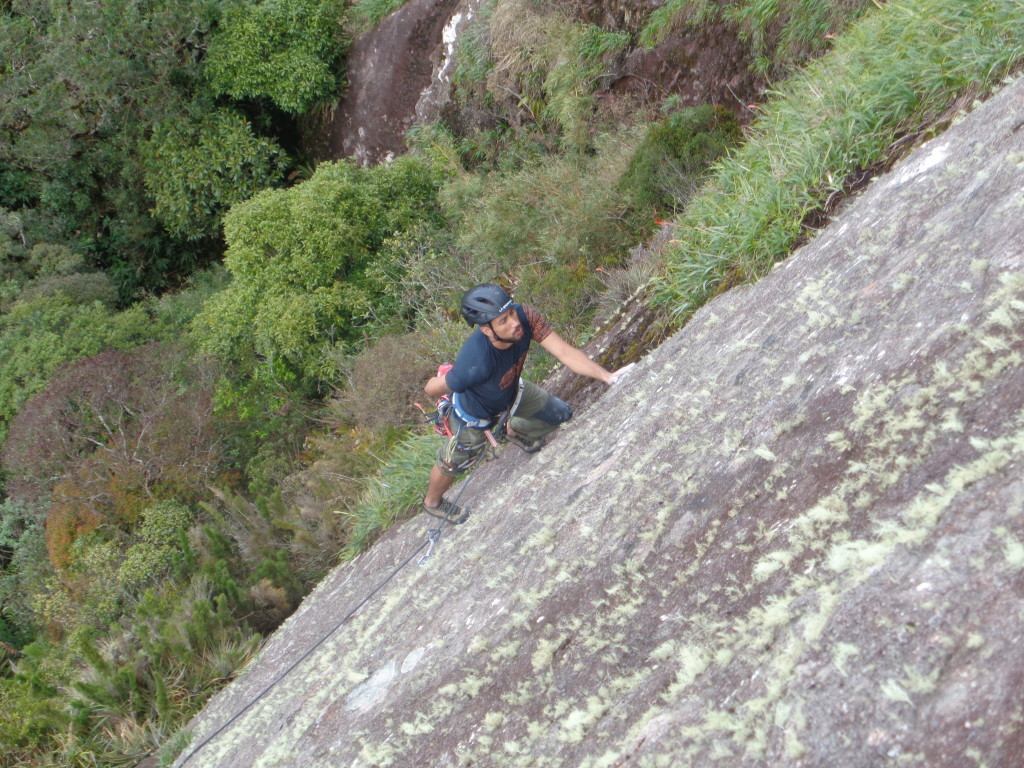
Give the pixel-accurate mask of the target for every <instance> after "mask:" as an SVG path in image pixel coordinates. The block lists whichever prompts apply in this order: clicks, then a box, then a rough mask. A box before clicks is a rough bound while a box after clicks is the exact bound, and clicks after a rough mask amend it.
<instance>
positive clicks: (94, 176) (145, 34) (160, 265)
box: [0, 0, 281, 301]
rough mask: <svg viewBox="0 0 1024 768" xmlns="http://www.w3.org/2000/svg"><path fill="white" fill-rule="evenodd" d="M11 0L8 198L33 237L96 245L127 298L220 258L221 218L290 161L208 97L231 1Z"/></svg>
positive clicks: (5, 40)
mask: <svg viewBox="0 0 1024 768" xmlns="http://www.w3.org/2000/svg"><path fill="white" fill-rule="evenodd" d="M4 8H5V12H0V52H2V54H7V55H6V56H5V55H2V54H0V207H5V208H8V209H10V210H12V211H16V212H17V213H18V214H19V215H20V216H21V221H22V232H21V238H22V240H23V241H24V243H25V244H26V245H27V246H28V247H31V246H32V245H34V244H37V243H40V242H59V243H62V244H64V245H67V246H68V247H70V248H71V249H72V250H74V251H76V252H78V253H81V254H84V255H86V256H87V257H88V259H89V261H90V263H91V264H92V265H93V266H94V267H99V268H102V269H104V270H106V271H108V273H109V274H110V276H111V278H112V280H113V282H114V283H115V285H116V286H117V288H118V291H119V294H120V297H121V300H122V301H128V300H130V299H132V298H134V297H136V296H137V295H138V294H139V293H140V292H141V291H142V290H147V289H148V290H152V289H164V288H166V287H168V286H173V285H175V284H177V283H178V282H180V280H181V279H182V278H183V277H184V276H186V275H188V274H189V273H191V272H192V271H193V270H194V269H196V268H197V267H198V266H201V265H202V264H204V263H206V262H207V261H209V260H210V259H212V258H214V257H216V256H218V255H219V252H220V248H221V243H220V240H219V238H218V237H217V235H218V234H219V233H218V227H217V221H216V219H217V216H218V215H219V213H221V212H222V211H223V210H224V209H225V208H226V207H227V206H228V205H230V204H231V203H233V202H237V201H238V200H239V199H241V198H242V197H243V196H244V195H248V194H251V193H252V191H254V190H255V189H258V188H260V187H262V186H265V185H267V184H269V183H270V182H271V181H272V180H273V178H274V177H275V175H276V174H277V173H278V171H279V170H280V159H281V152H280V150H279V149H278V147H277V146H276V144H274V142H272V141H271V140H269V139H266V138H261V137H257V136H255V135H254V134H253V133H252V130H251V128H250V126H249V124H248V123H246V122H245V121H244V120H243V118H241V117H240V116H239V115H237V114H235V113H233V112H232V111H231V110H230V109H229V108H226V107H225V108H222V109H214V108H213V107H212V105H211V103H210V98H211V94H210V92H209V86H208V84H207V81H206V79H205V78H204V76H203V66H204V65H203V59H204V57H205V54H206V46H207V40H208V39H209V36H210V34H211V32H212V31H213V30H215V29H216V27H217V23H218V20H219V18H220V4H219V3H217V2H210V1H209V0H183V2H175V1H172V0H140V2H133V3H129V4H127V5H126V4H117V3H95V2H89V1H88V0H69V1H68V2H67V3H55V4H50V3H46V2H41V0H12V2H9V3H6V4H4ZM4 59H7V61H8V62H9V63H2V62H3V60H4ZM172 126H174V128H172ZM154 214H155V215H154Z"/></svg>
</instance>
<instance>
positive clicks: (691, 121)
mask: <svg viewBox="0 0 1024 768" xmlns="http://www.w3.org/2000/svg"><path fill="white" fill-rule="evenodd" d="M741 137H742V132H741V130H740V126H739V123H738V122H737V120H736V117H735V116H734V115H733V114H732V113H731V112H729V111H728V110H727V109H725V108H724V107H720V106H712V105H710V104H705V105H703V106H699V107H690V108H688V109H684V110H682V111H680V112H676V113H675V114H673V115H670V116H669V117H666V118H664V119H663V120H661V121H659V122H657V123H654V124H653V125H651V126H650V127H648V129H647V133H646V135H645V136H644V139H643V141H641V142H640V146H638V147H637V149H636V152H635V153H634V154H633V157H632V159H631V160H630V161H629V168H628V169H627V170H626V172H625V173H624V174H623V176H622V179H621V181H620V182H619V188H620V189H621V190H622V191H623V192H624V193H626V194H627V195H629V196H630V198H631V200H632V202H633V205H634V206H636V207H637V208H640V209H644V210H648V211H651V213H652V214H653V213H666V212H670V211H673V210H681V209H682V208H684V207H685V206H686V203H687V201H688V200H689V199H690V198H691V197H692V196H693V194H694V193H695V192H696V191H697V189H698V188H699V187H700V184H701V181H702V180H703V178H704V176H705V174H706V173H707V170H708V168H709V167H711V165H712V163H714V162H715V161H716V160H718V159H719V158H720V157H721V156H722V155H724V154H725V152H726V151H727V150H728V149H729V148H730V147H733V146H736V145H737V144H738V143H739V141H740V139H741Z"/></svg>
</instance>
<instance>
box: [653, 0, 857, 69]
mask: <svg viewBox="0 0 1024 768" xmlns="http://www.w3.org/2000/svg"><path fill="white" fill-rule="evenodd" d="M875 4H876V3H874V0H726V1H725V2H723V0H666V2H665V3H664V5H662V6H661V7H660V8H658V9H657V10H655V11H654V12H653V13H651V15H650V16H649V17H648V18H647V21H646V23H645V25H644V28H643V29H642V30H641V32H640V35H639V41H640V44H641V45H644V46H648V47H653V46H655V45H657V44H659V43H661V42H663V41H664V40H665V39H666V38H667V37H668V35H669V34H671V33H672V32H674V31H677V30H681V29H683V28H686V27H690V28H699V27H702V26H705V25H708V24H712V23H716V22H720V23H721V22H724V23H726V24H729V25H731V26H733V27H734V28H735V29H736V31H737V33H738V34H739V35H740V37H741V38H742V39H743V40H745V41H746V42H747V43H748V45H749V46H750V51H751V54H752V55H753V61H752V63H751V68H752V69H753V70H755V71H757V72H761V73H763V74H769V75H777V74H778V73H780V72H785V71H790V70H792V69H793V68H794V67H796V66H798V65H800V64H801V63H802V62H805V61H807V60H808V59H810V58H811V57H813V56H816V55H818V54H820V53H821V52H822V51H823V50H825V48H826V47H827V45H828V40H829V39H830V38H829V36H830V35H835V34H838V33H839V32H841V31H842V30H843V29H845V28H846V27H847V26H848V25H849V24H850V23H852V22H853V21H855V20H856V19H857V18H859V17H860V16H861V15H862V14H863V13H864V12H865V10H866V9H868V8H871V7H873V5H875Z"/></svg>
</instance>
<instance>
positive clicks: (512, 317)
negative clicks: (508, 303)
mask: <svg viewBox="0 0 1024 768" xmlns="http://www.w3.org/2000/svg"><path fill="white" fill-rule="evenodd" d="M490 326H491V327H490V329H488V328H487V327H486V326H485V327H484V330H485V331H486V330H491V331H492V332H493V335H491V334H488V335H490V336H491V338H492V340H493V339H497V340H499V341H500V340H501V339H504V340H505V341H509V342H511V341H518V340H519V339H521V338H522V337H523V324H522V323H520V322H519V315H518V314H517V313H516V309H515V307H509V308H508V309H506V310H505V311H504V312H502V313H501V314H500V315H498V316H497V317H496V318H494V319H493V320H491V322H490Z"/></svg>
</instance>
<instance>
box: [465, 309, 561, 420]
mask: <svg viewBox="0 0 1024 768" xmlns="http://www.w3.org/2000/svg"><path fill="white" fill-rule="evenodd" d="M512 307H513V308H514V309H515V311H516V314H518V315H519V322H520V323H522V326H523V337H522V338H521V339H519V340H518V341H516V343H515V344H513V345H512V346H511V347H509V348H508V349H498V348H497V347H495V346H494V345H493V344H491V341H490V339H488V338H487V337H486V336H485V335H484V333H483V331H481V330H480V328H477V329H476V330H474V331H473V333H472V334H471V335H470V337H469V338H468V339H466V341H465V342H464V343H463V345H462V349H460V350H459V356H458V357H456V358H455V365H454V366H453V367H452V369H451V370H450V371H448V373H447V374H446V375H445V383H446V384H447V385H448V389H450V390H451V391H452V392H457V393H458V394H459V405H460V406H461V408H462V410H464V411H465V412H466V413H467V414H468V415H470V416H475V417H476V418H478V419H492V418H494V417H495V416H497V415H498V414H499V413H501V412H502V411H504V410H505V409H506V408H508V407H509V406H510V405H512V402H513V401H514V400H515V397H516V394H517V392H518V391H519V375H520V374H521V373H522V372H523V365H524V364H525V363H526V353H527V352H528V351H529V350H530V342H531V341H538V342H541V341H544V339H546V338H547V337H548V336H549V335H550V334H551V326H549V325H548V323H547V321H546V320H545V319H544V318H543V317H541V315H540V313H539V312H537V310H535V309H534V308H533V307H531V306H528V305H526V304H513V305H512Z"/></svg>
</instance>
